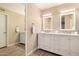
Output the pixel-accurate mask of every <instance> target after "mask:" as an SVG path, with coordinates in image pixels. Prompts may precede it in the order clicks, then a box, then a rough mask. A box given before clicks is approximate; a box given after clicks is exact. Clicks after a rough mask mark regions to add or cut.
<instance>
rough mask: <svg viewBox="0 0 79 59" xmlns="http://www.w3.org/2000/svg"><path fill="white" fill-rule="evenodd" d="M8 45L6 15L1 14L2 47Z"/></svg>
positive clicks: (0, 40)
mask: <svg viewBox="0 0 79 59" xmlns="http://www.w3.org/2000/svg"><path fill="white" fill-rule="evenodd" d="M4 46H6V15H2V14H0V48H2V47H4Z"/></svg>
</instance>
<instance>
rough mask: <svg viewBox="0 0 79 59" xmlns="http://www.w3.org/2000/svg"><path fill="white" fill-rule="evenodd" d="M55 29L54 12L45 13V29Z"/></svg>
mask: <svg viewBox="0 0 79 59" xmlns="http://www.w3.org/2000/svg"><path fill="white" fill-rule="evenodd" d="M52 29H53V17H52V14H45V15H43V31H51V30H52Z"/></svg>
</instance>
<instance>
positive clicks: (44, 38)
mask: <svg viewBox="0 0 79 59" xmlns="http://www.w3.org/2000/svg"><path fill="white" fill-rule="evenodd" d="M38 48H41V49H44V50H47V51H50V35H49V34H38Z"/></svg>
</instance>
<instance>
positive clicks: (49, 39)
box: [38, 33, 79, 56]
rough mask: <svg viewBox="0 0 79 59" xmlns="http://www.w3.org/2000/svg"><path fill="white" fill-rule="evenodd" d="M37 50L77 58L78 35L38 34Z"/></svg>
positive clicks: (78, 51)
mask: <svg viewBox="0 0 79 59" xmlns="http://www.w3.org/2000/svg"><path fill="white" fill-rule="evenodd" d="M38 48H39V49H44V50H46V51H49V52H53V53H56V54H59V55H64V56H79V35H63V34H47V33H39V34H38Z"/></svg>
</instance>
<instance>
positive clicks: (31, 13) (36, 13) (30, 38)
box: [26, 3, 41, 54]
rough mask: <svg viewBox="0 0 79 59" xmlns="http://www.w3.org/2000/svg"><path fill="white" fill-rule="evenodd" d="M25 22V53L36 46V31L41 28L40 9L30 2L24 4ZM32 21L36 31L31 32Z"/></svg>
mask: <svg viewBox="0 0 79 59" xmlns="http://www.w3.org/2000/svg"><path fill="white" fill-rule="evenodd" d="M26 8H27V9H26V23H27V27H26V30H27V54H29V53H30V52H31V51H33V50H34V49H36V48H37V34H36V33H37V32H39V31H40V30H41V18H40V10H39V9H38V8H37V7H36V6H35V5H34V4H32V3H29V4H26ZM32 23H34V24H35V27H36V33H32V31H31V28H32Z"/></svg>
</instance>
